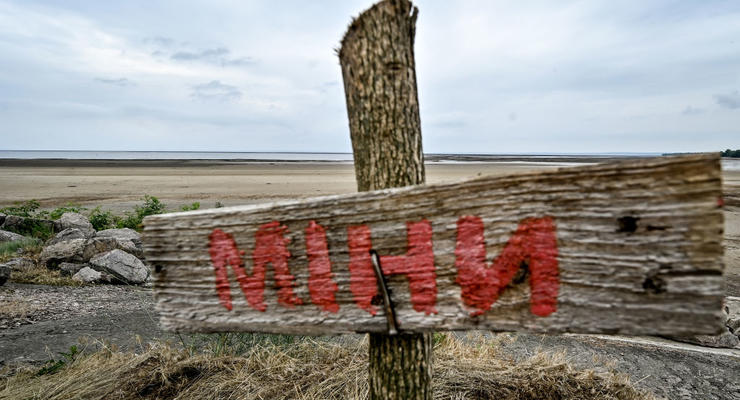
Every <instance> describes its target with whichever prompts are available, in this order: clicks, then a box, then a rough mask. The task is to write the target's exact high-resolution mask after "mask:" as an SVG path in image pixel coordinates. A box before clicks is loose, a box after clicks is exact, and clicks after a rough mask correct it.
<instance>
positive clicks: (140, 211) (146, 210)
mask: <svg viewBox="0 0 740 400" xmlns="http://www.w3.org/2000/svg"><path fill="white" fill-rule="evenodd" d="M166 208H167V206H166V205H164V204H163V203H162V202H160V201H159V199H158V198H156V197H154V196H149V195H148V194H147V195H144V204H142V205H140V206H136V207H134V212H133V213H126V217H124V218H123V219H121V220H120V221H118V222H117V227H118V228H131V229H135V230H137V231H141V221H142V220H144V217H146V216H149V215H156V214H163V213H164V212H165V211H166Z"/></svg>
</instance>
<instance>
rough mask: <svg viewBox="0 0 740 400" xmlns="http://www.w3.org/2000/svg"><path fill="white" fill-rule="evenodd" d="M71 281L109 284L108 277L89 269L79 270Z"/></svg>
mask: <svg viewBox="0 0 740 400" xmlns="http://www.w3.org/2000/svg"><path fill="white" fill-rule="evenodd" d="M72 279H73V280H75V281H78V282H83V283H97V282H110V276H108V275H106V274H104V273H102V272H100V271H96V270H94V269H92V268H90V267H84V268H82V269H80V270H79V271H77V273H76V274H74V276H73V277H72Z"/></svg>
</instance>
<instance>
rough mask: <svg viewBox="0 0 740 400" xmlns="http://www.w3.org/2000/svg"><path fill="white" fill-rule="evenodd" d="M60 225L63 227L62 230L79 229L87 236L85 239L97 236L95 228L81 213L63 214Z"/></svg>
mask: <svg viewBox="0 0 740 400" xmlns="http://www.w3.org/2000/svg"><path fill="white" fill-rule="evenodd" d="M59 224H60V225H61V228H62V230H65V229H78V230H79V231H80V232H82V233H83V234H84V235H85V237H92V236H93V235H95V228H93V226H92V224H91V223H90V221H88V219H87V218H86V217H85V216H84V215H82V214H79V213H73V212H68V213H64V214H62V217H61V218H60V219H59Z"/></svg>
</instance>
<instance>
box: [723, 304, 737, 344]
mask: <svg viewBox="0 0 740 400" xmlns="http://www.w3.org/2000/svg"><path fill="white" fill-rule="evenodd" d="M725 312H727V323H726V324H725V325H727V328H728V329H729V330H730V332H732V333H734V334H735V336H740V297H725Z"/></svg>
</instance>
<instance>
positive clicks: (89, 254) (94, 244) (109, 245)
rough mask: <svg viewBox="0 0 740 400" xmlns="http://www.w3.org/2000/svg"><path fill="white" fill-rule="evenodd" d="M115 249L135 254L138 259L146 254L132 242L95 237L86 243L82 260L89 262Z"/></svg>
mask: <svg viewBox="0 0 740 400" xmlns="http://www.w3.org/2000/svg"><path fill="white" fill-rule="evenodd" d="M114 249H119V250H123V251H125V252H127V253H130V254H133V255H134V257H137V258H143V256H144V252H143V251H142V250H141V249H140V248H138V247H136V245H134V243H133V242H132V241H130V240H118V239H116V238H113V237H94V238H92V239H88V240H87V242H86V243H85V249H84V252H83V254H82V259H84V260H85V261H87V260H89V259H91V258H93V257H95V256H97V255H98V254H101V253H107V252H109V251H111V250H114Z"/></svg>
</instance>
